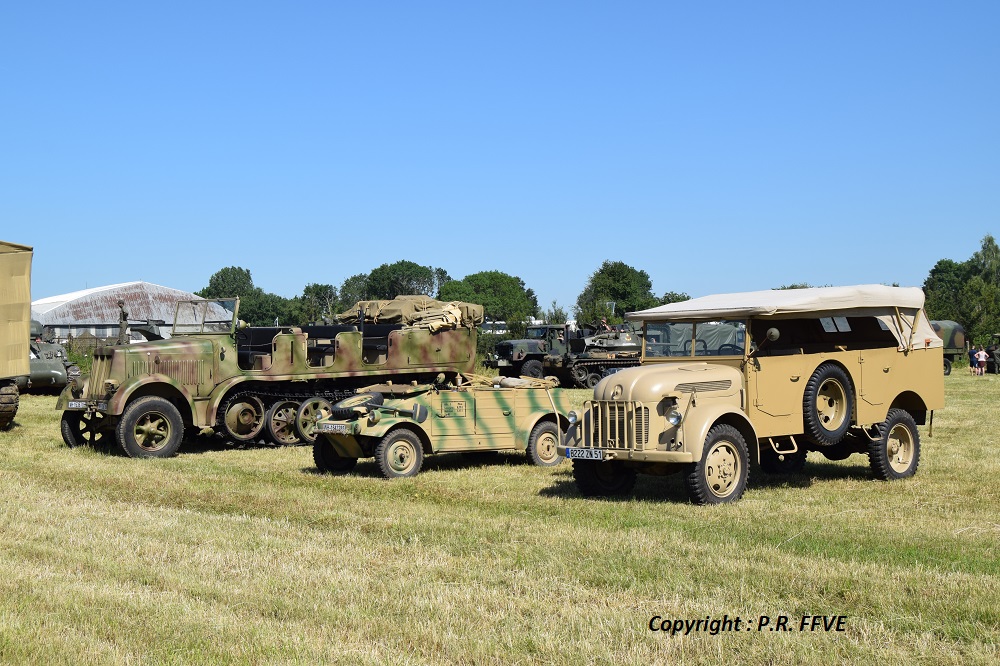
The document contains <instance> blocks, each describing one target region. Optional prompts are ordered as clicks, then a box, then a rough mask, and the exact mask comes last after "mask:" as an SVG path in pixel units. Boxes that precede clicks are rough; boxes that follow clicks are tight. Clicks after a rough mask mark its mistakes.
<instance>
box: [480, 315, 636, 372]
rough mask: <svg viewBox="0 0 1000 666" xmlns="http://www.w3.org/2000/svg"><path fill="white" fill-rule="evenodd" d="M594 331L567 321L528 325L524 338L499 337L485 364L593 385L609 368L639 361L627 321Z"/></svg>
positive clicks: (632, 365) (629, 365)
mask: <svg viewBox="0 0 1000 666" xmlns="http://www.w3.org/2000/svg"><path fill="white" fill-rule="evenodd" d="M621 328H622V329H623V330H619V329H618V328H614V329H610V330H606V331H598V332H593V331H592V330H590V329H586V330H572V329H571V328H570V326H569V325H567V324H542V325H537V324H536V325H532V326H528V328H527V331H526V333H525V338H523V339H521V340H502V341H501V342H498V343H497V344H496V347H495V348H494V353H493V354H492V355H491V356H490V357H489V358H487V359H486V363H485V365H486V367H488V368H494V369H496V370H497V371H498V372H500V373H501V374H502V375H505V376H508V377H519V376H524V377H535V378H538V377H543V376H553V377H556V378H558V379H559V381H560V383H561V384H562V385H563V386H576V387H579V388H594V386H596V385H597V382H599V381H600V380H601V378H602V377H603V376H604V375H605V374H607V373H608V372H609V371H617V370H620V369H621V368H630V367H634V366H637V365H639V354H640V351H641V348H642V347H641V342H640V339H639V335H638V334H637V333H636V332H635V331H633V330H632V329H631V327H629V326H628V325H625V326H623V327H621Z"/></svg>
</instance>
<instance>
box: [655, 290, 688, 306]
mask: <svg viewBox="0 0 1000 666" xmlns="http://www.w3.org/2000/svg"><path fill="white" fill-rule="evenodd" d="M690 300H691V297H690V296H688V295H687V294H686V293H684V292H683V291H679V292H678V291H668V292H667V293H665V294H663V296H661V297H660V305H666V304H667V303H680V302H681V301H690Z"/></svg>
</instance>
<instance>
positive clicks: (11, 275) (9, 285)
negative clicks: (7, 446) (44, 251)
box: [0, 241, 32, 430]
mask: <svg viewBox="0 0 1000 666" xmlns="http://www.w3.org/2000/svg"><path fill="white" fill-rule="evenodd" d="M31 257H32V252H31V248H30V247H28V246H26V245H17V244H15V243H7V242H5V241H0V313H2V316H0V430H8V429H10V427H11V426H12V425H13V423H14V417H15V416H17V408H18V405H19V403H20V398H19V392H18V388H17V385H18V382H19V381H21V382H23V381H25V380H24V379H23V378H24V377H26V376H27V375H28V373H29V372H30V367H29V364H28V357H29V350H28V340H29V337H28V336H29V334H30V321H31Z"/></svg>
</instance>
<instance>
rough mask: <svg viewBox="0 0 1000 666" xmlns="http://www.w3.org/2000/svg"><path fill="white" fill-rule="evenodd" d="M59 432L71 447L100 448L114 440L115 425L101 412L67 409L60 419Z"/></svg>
mask: <svg viewBox="0 0 1000 666" xmlns="http://www.w3.org/2000/svg"><path fill="white" fill-rule="evenodd" d="M59 432H60V434H62V438H63V442H65V444H66V446H68V447H69V448H71V449H73V448H76V447H78V446H92V447H94V448H99V447H101V446H103V445H105V444H107V443H108V442H109V441H111V440H112V436H113V435H114V425H113V424H112V423H111V420H110V419H108V418H107V417H105V416H104V414H101V413H100V412H78V411H65V412H63V414H62V418H61V419H60V420H59Z"/></svg>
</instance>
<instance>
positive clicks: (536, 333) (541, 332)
mask: <svg viewBox="0 0 1000 666" xmlns="http://www.w3.org/2000/svg"><path fill="white" fill-rule="evenodd" d="M546 330H547V329H544V328H528V331H527V332H526V333H525V336H524V337H525V338H526V339H528V340H544V339H545V331H546Z"/></svg>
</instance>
